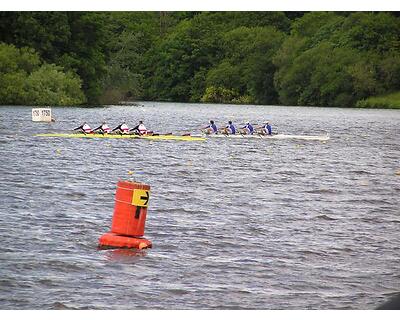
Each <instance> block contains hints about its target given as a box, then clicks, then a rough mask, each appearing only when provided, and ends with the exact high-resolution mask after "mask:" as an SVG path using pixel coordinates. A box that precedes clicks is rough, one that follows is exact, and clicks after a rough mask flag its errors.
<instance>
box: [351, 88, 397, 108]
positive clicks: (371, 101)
mask: <svg viewBox="0 0 400 320" xmlns="http://www.w3.org/2000/svg"><path fill="white" fill-rule="evenodd" d="M356 107H358V108H390V109H400V91H397V92H394V93H389V94H386V95H381V96H376V97H369V98H367V99H363V100H360V101H358V102H357V104H356Z"/></svg>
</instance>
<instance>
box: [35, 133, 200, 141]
mask: <svg viewBox="0 0 400 320" xmlns="http://www.w3.org/2000/svg"><path fill="white" fill-rule="evenodd" d="M36 136H37V137H52V138H84V139H97V138H99V139H145V140H178V141H204V140H205V138H204V137H193V136H175V135H168V134H167V135H154V136H139V135H133V134H122V135H121V134H104V135H103V134H83V133H41V134H36Z"/></svg>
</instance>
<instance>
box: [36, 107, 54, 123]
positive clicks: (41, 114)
mask: <svg viewBox="0 0 400 320" xmlns="http://www.w3.org/2000/svg"><path fill="white" fill-rule="evenodd" d="M32 121H43V122H51V109H50V108H33V109H32Z"/></svg>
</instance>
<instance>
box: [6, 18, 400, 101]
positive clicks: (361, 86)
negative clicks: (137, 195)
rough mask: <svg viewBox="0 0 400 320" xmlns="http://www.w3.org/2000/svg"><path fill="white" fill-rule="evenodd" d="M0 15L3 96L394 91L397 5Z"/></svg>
mask: <svg viewBox="0 0 400 320" xmlns="http://www.w3.org/2000/svg"><path fill="white" fill-rule="evenodd" d="M0 19H1V21H2V24H1V25H0V43H1V42H4V43H7V44H12V45H13V46H14V47H13V46H8V47H5V46H4V45H0V99H1V101H0V103H13V104H16V103H23V102H24V101H27V102H26V103H28V104H31V103H32V100H30V99H35V101H37V103H39V101H40V102H43V101H44V100H45V99H48V100H49V102H48V103H46V104H51V103H53V102H55V101H56V103H60V104H70V103H74V104H75V103H82V102H83V101H85V102H87V103H89V104H94V103H98V102H101V103H118V102H119V101H121V100H126V99H149V100H150V99H151V100H164V101H182V102H184V101H195V102H196V101H200V100H202V101H222V102H226V103H239V102H242V103H243V102H246V103H257V104H279V103H283V104H289V105H315V106H338V107H351V106H354V105H355V103H356V102H357V101H369V100H368V99H367V98H368V97H370V96H380V95H384V94H385V93H388V92H393V91H396V90H398V88H400V55H399V52H400V19H399V16H398V14H393V13H386V12H308V13H304V12H0ZM56 66H59V67H56ZM60 67H61V68H60ZM46 77H48V78H49V79H52V81H53V84H52V83H50V82H49V81H47V80H46ZM78 77H79V78H78ZM35 81H37V83H34V82H35ZM80 86H81V88H82V89H79V87H80ZM43 88H45V89H43ZM29 90H36V91H37V92H31V91H29ZM82 90H83V92H84V97H83V96H82V95H81V91H82ZM38 92H41V94H40V95H39V94H38ZM32 97H34V98H32ZM50 101H51V102H50ZM78 101H79V102H78ZM24 103H25V102H24ZM363 103H364V102H363ZM363 103H361V102H360V103H359V105H363Z"/></svg>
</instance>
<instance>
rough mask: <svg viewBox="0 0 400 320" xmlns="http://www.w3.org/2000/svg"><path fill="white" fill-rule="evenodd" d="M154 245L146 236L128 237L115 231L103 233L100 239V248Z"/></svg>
mask: <svg viewBox="0 0 400 320" xmlns="http://www.w3.org/2000/svg"><path fill="white" fill-rule="evenodd" d="M151 247H152V243H151V241H150V240H147V239H145V238H136V237H128V236H123V235H118V234H116V233H113V232H107V233H105V234H103V235H102V236H101V237H100V239H99V249H113V248H126V249H133V248H136V249H148V248H151Z"/></svg>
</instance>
